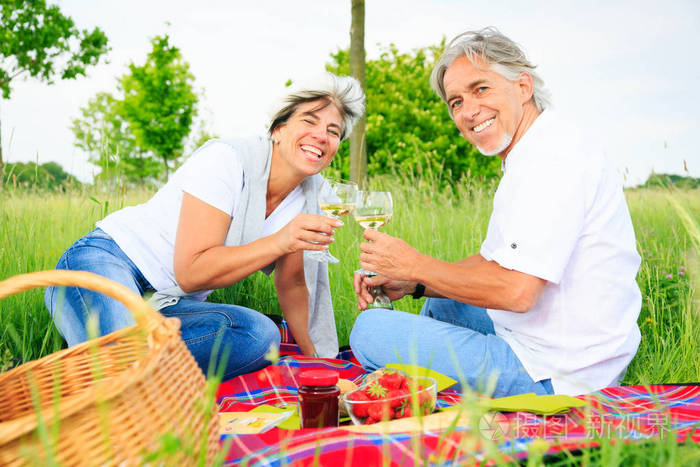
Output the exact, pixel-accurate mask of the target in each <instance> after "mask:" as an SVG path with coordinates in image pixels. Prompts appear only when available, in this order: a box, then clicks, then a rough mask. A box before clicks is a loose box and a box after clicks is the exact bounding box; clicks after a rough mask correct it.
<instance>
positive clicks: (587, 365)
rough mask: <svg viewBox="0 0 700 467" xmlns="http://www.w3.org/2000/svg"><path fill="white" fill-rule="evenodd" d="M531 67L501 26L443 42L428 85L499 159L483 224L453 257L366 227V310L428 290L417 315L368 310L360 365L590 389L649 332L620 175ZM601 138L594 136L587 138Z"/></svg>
mask: <svg viewBox="0 0 700 467" xmlns="http://www.w3.org/2000/svg"><path fill="white" fill-rule="evenodd" d="M534 68H535V67H534V66H533V65H532V64H531V63H530V62H529V61H528V60H527V59H526V58H525V55H524V54H523V52H522V51H521V49H520V48H519V47H518V45H517V44H515V43H514V42H513V41H511V40H510V39H508V38H507V37H505V36H503V35H502V34H500V33H499V32H498V31H496V30H495V29H493V28H487V29H484V30H481V31H476V32H466V33H464V34H461V35H459V36H457V37H456V38H455V39H453V41H452V42H451V43H450V44H449V45H448V46H447V48H446V49H445V52H444V54H443V56H442V57H441V58H440V60H439V62H438V63H437V65H436V67H435V69H434V70H433V73H432V76H431V85H432V87H433V89H434V90H435V91H436V92H437V93H438V95H440V97H441V98H442V99H443V100H444V101H445V103H446V104H447V106H448V110H449V112H450V115H451V116H452V119H453V121H454V122H455V125H456V126H457V128H458V129H459V131H460V133H461V134H462V135H463V136H464V137H465V138H466V139H467V140H468V141H469V142H470V143H472V144H474V145H475V146H476V147H477V148H478V149H479V151H480V152H481V153H482V154H484V155H498V156H499V157H500V158H501V159H502V161H503V162H502V168H503V172H504V174H503V178H502V179H501V181H500V183H499V186H498V189H497V191H496V194H495V197H494V202H493V212H492V214H491V218H490V221H489V226H488V232H487V234H486V239H485V240H484V242H483V244H482V246H481V250H480V252H479V253H478V254H475V255H473V256H470V257H468V258H465V259H463V260H461V261H458V262H457V263H447V262H444V261H441V260H439V259H436V258H432V257H430V256H427V255H423V254H421V253H420V252H418V251H417V250H416V249H415V248H413V247H411V246H410V245H408V244H407V243H406V242H404V241H403V240H400V239H398V238H394V237H391V236H390V235H386V234H383V233H380V232H376V231H373V230H366V231H365V233H364V238H365V239H366V240H368V242H365V243H362V245H361V247H360V248H361V250H362V254H361V256H360V262H361V266H362V267H363V268H365V269H367V270H371V271H375V272H377V273H378V274H379V275H378V276H376V277H373V278H368V277H364V276H359V275H357V276H356V277H355V291H356V292H357V294H358V306H359V308H360V309H364V308H366V307H367V304H368V303H369V302H371V301H372V297H371V295H370V294H369V292H368V288H369V287H371V286H377V285H383V287H384V290H385V291H386V293H387V294H388V295H389V297H390V298H391V299H392V300H396V299H398V298H400V297H402V296H404V295H409V294H412V295H413V296H414V298H419V297H421V296H423V295H425V296H427V297H431V298H429V299H428V300H427V301H426V303H425V305H424V306H423V309H422V311H421V314H420V316H417V315H412V314H408V313H402V312H398V311H394V310H385V309H373V310H368V311H365V312H363V313H361V314H360V315H359V316H358V318H357V321H356V323H355V326H354V328H353V330H352V333H351V336H350V344H351V346H352V348H353V350H354V352H355V355H356V356H357V358H358V359H359V361H360V362H361V363H362V364H363V366H365V367H367V368H375V367H381V366H384V365H386V364H387V363H391V362H396V361H397V360H401V361H403V362H404V363H415V364H418V365H420V366H425V367H431V368H432V369H434V370H436V371H439V372H441V373H443V374H446V375H449V376H451V377H453V378H455V379H458V380H466V382H467V383H468V384H469V385H470V386H471V387H472V388H473V389H476V390H479V391H491V390H493V395H494V396H495V397H500V396H506V395H512V394H520V393H527V392H535V393H537V394H552V393H557V394H571V395H575V394H582V393H587V392H591V391H594V390H598V389H600V388H603V387H606V386H611V385H615V384H617V383H618V382H619V381H620V379H621V378H622V377H623V376H624V373H625V370H626V368H627V365H628V364H629V362H630V361H631V360H632V357H633V356H634V354H635V353H636V351H637V347H638V346H639V341H640V333H639V328H638V327H637V317H638V315H639V310H640V307H641V295H640V292H639V288H638V286H637V284H636V282H635V276H636V274H637V270H638V268H639V263H640V258H639V255H638V254H637V251H636V247H635V244H636V242H635V237H634V230H633V228H632V222H631V220H630V216H629V211H628V209H627V205H626V202H625V198H624V194H623V192H622V186H621V182H620V178H619V176H618V174H617V173H616V171H615V170H614V168H613V167H612V166H611V165H610V164H609V163H608V162H607V161H606V160H605V158H604V157H603V156H602V155H601V154H600V153H599V152H595V151H592V150H590V149H589V148H590V147H591V145H590V141H588V142H587V141H586V140H580V139H579V137H578V136H576V133H575V132H574V131H572V130H571V129H570V128H568V127H567V126H566V125H565V124H564V123H563V122H562V121H561V119H559V118H558V117H557V115H556V114H555V113H554V112H553V111H552V110H551V109H549V108H548V107H549V102H548V96H547V93H546V91H545V90H544V88H543V82H542V80H541V79H540V78H539V76H538V75H537V74H536V73H535V71H534ZM593 136H594V135H588V138H589V140H590V139H592V137H593Z"/></svg>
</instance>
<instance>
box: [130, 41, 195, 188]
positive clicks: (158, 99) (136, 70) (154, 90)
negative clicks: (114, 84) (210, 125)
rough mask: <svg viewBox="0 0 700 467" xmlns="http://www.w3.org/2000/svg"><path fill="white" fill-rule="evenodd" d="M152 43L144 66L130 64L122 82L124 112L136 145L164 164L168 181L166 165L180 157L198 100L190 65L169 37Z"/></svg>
mask: <svg viewBox="0 0 700 467" xmlns="http://www.w3.org/2000/svg"><path fill="white" fill-rule="evenodd" d="M151 43H152V44H153V50H152V51H151V52H150V53H149V54H148V57H147V59H146V63H145V64H143V65H142V66H136V65H135V64H133V63H132V64H130V65H129V70H130V72H131V73H130V74H128V75H125V76H124V77H123V78H122V79H121V87H122V89H123V91H124V102H123V109H124V115H125V116H126V118H127V119H128V121H129V126H130V127H131V130H132V131H133V133H134V136H135V138H136V143H137V144H138V146H139V147H141V148H142V149H144V150H146V151H151V152H153V154H154V155H155V156H156V157H158V158H160V159H161V160H162V161H163V164H164V166H165V178H166V180H167V178H168V175H169V164H168V163H169V161H174V160H177V158H179V157H180V156H181V155H182V152H183V148H184V142H185V138H186V137H187V135H188V134H189V133H190V128H191V126H192V120H193V118H194V116H195V115H196V113H197V109H196V104H197V101H198V97H197V94H196V93H195V92H194V90H193V86H192V83H193V81H194V77H193V76H192V74H191V73H190V71H189V64H188V63H187V62H185V61H184V60H183V59H182V56H181V54H180V50H179V49H178V48H177V47H174V46H172V45H170V43H169V38H168V36H167V35H165V36H156V37H155V38H153V40H152V41H151Z"/></svg>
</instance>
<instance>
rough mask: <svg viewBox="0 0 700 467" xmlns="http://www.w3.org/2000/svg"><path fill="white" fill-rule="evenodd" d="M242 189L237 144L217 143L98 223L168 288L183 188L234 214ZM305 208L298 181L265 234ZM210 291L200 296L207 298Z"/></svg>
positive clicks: (266, 224) (267, 221)
mask: <svg viewBox="0 0 700 467" xmlns="http://www.w3.org/2000/svg"><path fill="white" fill-rule="evenodd" d="M261 157H267V154H261ZM242 190H243V169H242V167H241V164H240V162H239V160H238V157H237V154H236V150H235V148H234V147H233V146H231V145H230V144H228V143H224V142H212V143H210V144H207V145H205V146H203V147H202V148H201V149H199V150H198V151H197V152H195V153H194V154H193V155H192V156H191V157H190V158H189V159H188V160H187V161H186V162H185V163H184V164H183V165H182V166H181V167H180V168H179V169H178V170H177V171H175V173H174V174H173V175H172V177H171V178H170V180H169V181H168V183H166V184H165V186H163V187H162V188H161V189H160V190H158V192H157V193H156V194H155V195H154V196H153V198H151V199H150V200H149V201H147V202H146V203H144V204H140V205H138V206H133V207H127V208H124V209H121V210H119V211H116V212H114V213H112V214H110V215H109V216H107V217H106V218H104V219H103V220H102V221H100V222H98V223H97V227H100V228H101V229H102V230H104V231H105V232H106V233H108V234H109V235H110V236H111V237H112V238H113V239H114V241H115V242H116V243H117V245H119V247H120V248H121V249H122V250H123V251H124V253H126V255H127V256H128V257H129V259H131V261H133V262H134V264H135V265H136V266H137V267H138V268H139V270H140V271H141V273H142V274H143V275H144V277H145V278H146V279H147V280H148V282H150V283H151V285H152V286H153V288H154V289H155V290H157V291H158V290H166V289H169V288H171V287H175V286H176V285H177V282H176V281H175V273H174V268H173V258H174V256H175V234H176V232H177V225H178V220H179V217H180V205H181V204H182V194H183V192H187V193H189V194H190V195H192V196H194V197H195V198H198V199H200V200H202V201H204V202H205V203H207V204H209V205H210V206H213V207H214V208H216V209H218V210H220V211H222V212H224V213H226V214H227V215H229V216H231V217H232V218H233V217H235V215H236V210H237V208H238V201H239V199H240V196H241V191H242ZM303 207H304V192H303V190H302V189H301V186H298V187H296V188H295V189H294V190H293V191H292V192H291V193H290V194H289V195H287V197H286V198H285V199H284V200H283V201H282V202H281V203H280V205H279V206H278V207H277V208H276V209H275V210H274V211H273V212H272V213H271V214H270V215H269V216H268V217H267V218H266V219H265V222H264V224H263V233H262V235H263V236H268V235H272V234H274V233H275V232H277V231H278V230H280V229H281V228H282V227H284V226H285V225H286V224H287V223H289V222H290V221H291V220H292V219H293V218H294V217H296V215H297V214H299V213H300V212H301V211H302V209H303ZM209 293H211V291H203V292H200V293H199V294H197V296H196V298H199V299H200V300H204V299H205V298H206V296H207V295H209Z"/></svg>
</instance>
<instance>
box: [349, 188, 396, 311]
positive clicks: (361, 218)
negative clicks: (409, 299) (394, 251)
mask: <svg viewBox="0 0 700 467" xmlns="http://www.w3.org/2000/svg"><path fill="white" fill-rule="evenodd" d="M393 208H394V203H393V201H392V199H391V193H389V192H388V191H358V192H357V199H356V201H355V212H354V214H353V215H354V216H355V220H356V221H357V223H358V224H360V226H362V227H363V228H365V229H373V230H378V229H380V228H381V227H384V226H385V225H386V223H387V222H389V221H390V220H391V215H392V213H393ZM357 272H358V273H360V274H364V275H367V276H376V275H377V274H376V273H374V272H372V271H367V270H366V269H360V270H359V271H357ZM369 293H370V294H371V295H372V297H373V298H374V301H373V302H372V303H370V304H369V307H370V308H389V309H393V308H394V306H393V305H392V304H391V299H389V297H388V296H387V294H386V293H384V290H383V289H382V287H381V286H378V287H372V288H371V289H370V290H369Z"/></svg>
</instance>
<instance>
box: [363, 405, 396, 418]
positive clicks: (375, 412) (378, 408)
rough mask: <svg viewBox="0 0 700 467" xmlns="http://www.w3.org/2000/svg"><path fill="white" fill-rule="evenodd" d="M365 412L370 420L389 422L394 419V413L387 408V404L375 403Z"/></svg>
mask: <svg viewBox="0 0 700 467" xmlns="http://www.w3.org/2000/svg"><path fill="white" fill-rule="evenodd" d="M367 412H368V413H369V416H370V418H373V419H375V420H391V419H392V418H394V411H393V410H392V409H391V407H389V404H386V403H381V402H375V403H374V404H370V406H369V409H368V410H367Z"/></svg>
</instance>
